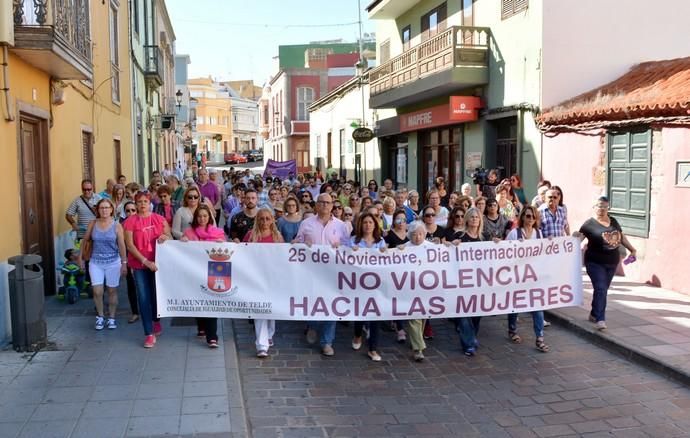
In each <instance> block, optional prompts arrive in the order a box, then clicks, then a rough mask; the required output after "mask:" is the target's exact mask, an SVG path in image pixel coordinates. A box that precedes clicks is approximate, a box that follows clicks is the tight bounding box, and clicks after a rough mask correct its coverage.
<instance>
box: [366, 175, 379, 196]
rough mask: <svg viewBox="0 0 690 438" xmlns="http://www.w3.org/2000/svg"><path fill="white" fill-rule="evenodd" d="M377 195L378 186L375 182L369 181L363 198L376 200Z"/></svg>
mask: <svg viewBox="0 0 690 438" xmlns="http://www.w3.org/2000/svg"><path fill="white" fill-rule="evenodd" d="M378 195H379V185H378V183H377V182H376V180H374V179H370V180H369V182H368V183H367V187H366V194H365V196H369V197H370V198H371V199H376V197H377V196H378Z"/></svg>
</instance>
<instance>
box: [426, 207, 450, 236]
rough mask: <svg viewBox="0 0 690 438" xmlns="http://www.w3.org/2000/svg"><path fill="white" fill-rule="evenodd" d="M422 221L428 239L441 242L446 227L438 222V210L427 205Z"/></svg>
mask: <svg viewBox="0 0 690 438" xmlns="http://www.w3.org/2000/svg"><path fill="white" fill-rule="evenodd" d="M422 221H423V222H424V228H425V229H426V237H425V238H426V240H428V241H429V242H432V243H441V239H442V238H443V236H444V235H445V233H446V231H445V229H444V228H443V227H442V226H441V225H438V224H437V223H436V211H435V210H434V207H432V206H430V205H427V206H426V207H424V210H423V211H422Z"/></svg>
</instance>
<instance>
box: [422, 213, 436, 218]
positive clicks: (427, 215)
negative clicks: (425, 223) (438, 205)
mask: <svg viewBox="0 0 690 438" xmlns="http://www.w3.org/2000/svg"><path fill="white" fill-rule="evenodd" d="M434 216H436V213H425V214H424V217H434Z"/></svg>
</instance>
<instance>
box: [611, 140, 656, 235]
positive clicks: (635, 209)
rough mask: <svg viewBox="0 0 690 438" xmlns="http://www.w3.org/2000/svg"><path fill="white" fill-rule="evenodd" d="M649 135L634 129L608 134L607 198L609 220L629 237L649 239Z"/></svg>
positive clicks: (650, 141) (650, 142)
mask: <svg viewBox="0 0 690 438" xmlns="http://www.w3.org/2000/svg"><path fill="white" fill-rule="evenodd" d="M651 144H652V132H651V131H650V130H649V129H648V128H636V129H631V130H626V131H617V132H609V133H608V160H607V161H608V184H607V185H608V196H609V206H610V208H611V216H613V217H615V218H616V219H617V220H618V222H619V223H620V224H621V227H622V228H623V231H624V232H625V233H626V234H629V235H631V236H638V237H647V236H648V235H649V192H650V169H651Z"/></svg>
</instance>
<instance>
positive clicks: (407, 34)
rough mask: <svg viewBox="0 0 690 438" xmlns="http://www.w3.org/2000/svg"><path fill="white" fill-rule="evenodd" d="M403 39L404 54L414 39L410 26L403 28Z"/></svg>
mask: <svg viewBox="0 0 690 438" xmlns="http://www.w3.org/2000/svg"><path fill="white" fill-rule="evenodd" d="M401 38H402V44H403V52H404V51H405V50H408V49H409V48H410V40H411V39H412V29H411V28H410V25H409V24H408V25H407V26H405V27H403V29H402V34H401Z"/></svg>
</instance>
